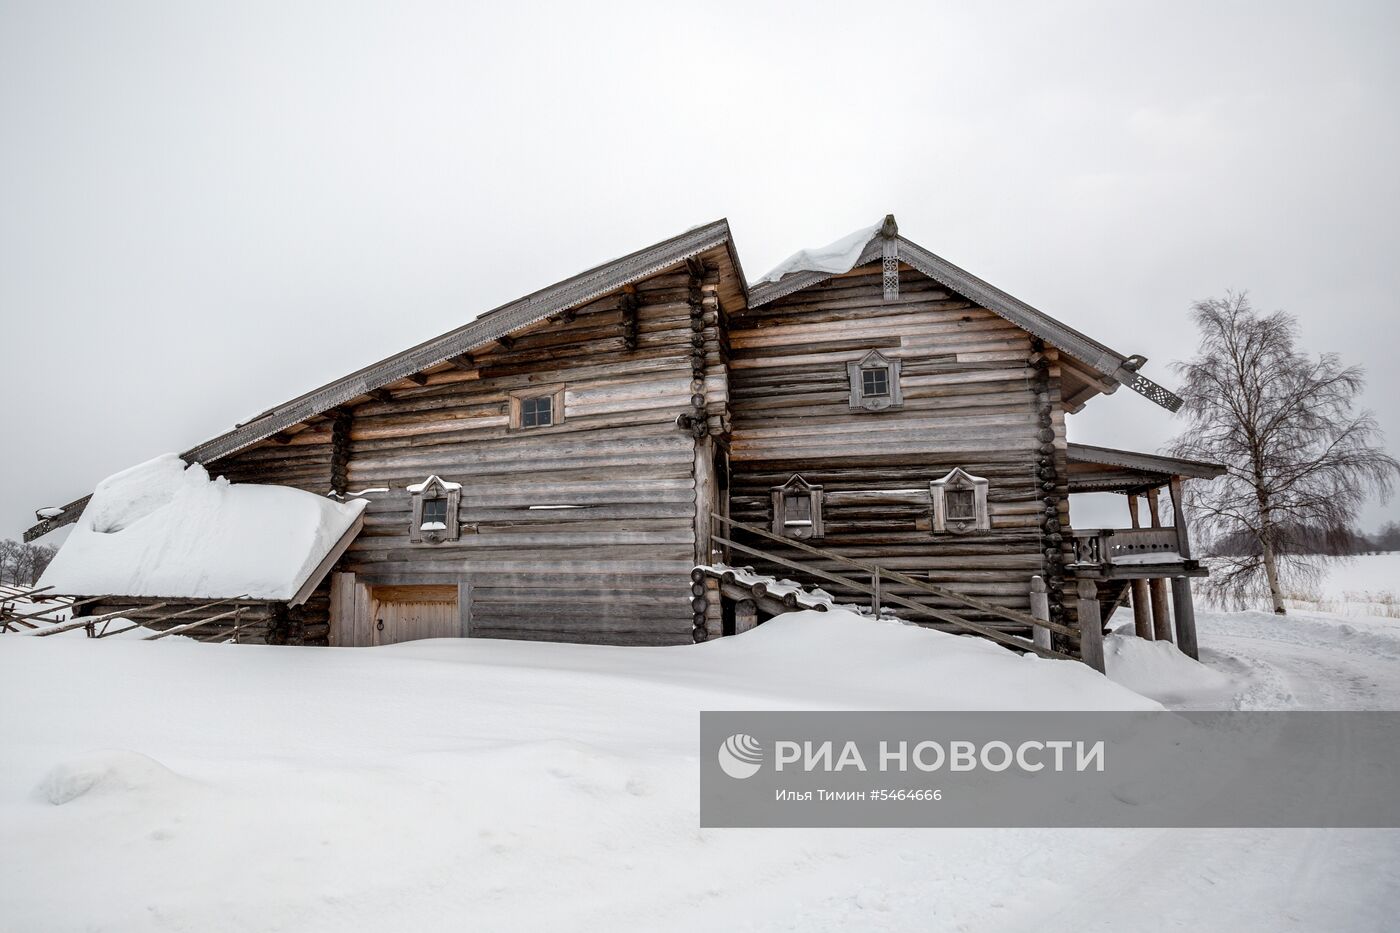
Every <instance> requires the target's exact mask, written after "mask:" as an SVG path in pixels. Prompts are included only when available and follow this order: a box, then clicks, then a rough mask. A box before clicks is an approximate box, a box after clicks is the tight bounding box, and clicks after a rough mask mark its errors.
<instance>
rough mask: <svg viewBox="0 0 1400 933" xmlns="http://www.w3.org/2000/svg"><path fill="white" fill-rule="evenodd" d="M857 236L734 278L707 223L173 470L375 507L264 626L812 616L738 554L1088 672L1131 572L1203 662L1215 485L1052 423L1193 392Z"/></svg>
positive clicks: (334, 631)
mask: <svg viewBox="0 0 1400 933" xmlns="http://www.w3.org/2000/svg"><path fill="white" fill-rule="evenodd" d="M856 248H857V249H858V255H855V254H854V253H853V256H852V262H850V263H849V268H847V269H845V270H843V271H828V270H826V269H821V268H796V269H794V270H793V271H790V272H789V273H788V274H786V275H783V276H781V277H779V278H777V280H776V281H767V280H764V281H762V282H761V283H758V284H753V285H750V284H749V283H748V282H747V281H746V279H745V277H744V274H743V271H742V268H741V266H740V263H739V258H738V255H737V253H736V250H735V247H734V243H733V240H732V238H731V236H730V231H729V225H728V223H727V222H726V221H724V220H720V221H716V222H714V223H711V224H707V225H705V226H702V227H698V228H695V229H692V230H690V231H687V232H686V233H683V234H681V235H679V236H676V237H673V238H671V239H668V240H666V241H664V242H661V243H658V244H656V245H654V246H651V247H649V248H647V249H644V250H641V251H639V252H636V253H633V254H631V255H628V256H625V257H623V258H621V259H617V260H615V261H613V262H610V263H607V264H605V265H602V266H599V267H597V268H595V269H591V270H589V271H587V272H584V273H582V274H580V275H577V276H574V277H573V278H570V279H568V280H565V281H563V282H560V283H559V284H557V285H554V286H551V287H549V288H546V289H543V290H541V291H538V292H535V293H533V294H531V295H527V296H525V297H524V298H521V299H519V300H517V301H514V302H511V303H509V304H507V305H505V306H503V307H501V308H498V309H496V310H494V311H491V312H489V313H486V314H482V315H481V316H479V317H477V318H476V319H475V320H473V321H471V322H470V323H468V324H466V325H464V326H462V327H460V328H458V329H456V330H454V331H452V332H450V333H448V334H444V335H443V336H441V337H438V338H436V339H434V340H430V341H428V342H426V343H423V344H421V345H419V346H417V347H413V348H411V349H409V350H406V351H404V352H402V353H398V354H396V355H394V356H391V357H389V358H387V359H385V360H382V361H381V362H379V363H376V364H374V365H372V366H368V367H366V368H364V369H362V370H359V371H357V372H354V373H351V374H349V375H348V376H345V377H344V378H342V379H338V380H336V381H335V382H333V383H330V384H329V385H326V386H323V387H321V388H319V389H316V390H315V391H313V392H310V393H308V394H306V395H304V396H301V397H300V398H296V399H293V400H291V401H289V402H287V403H285V404H283V405H280V406H278V407H276V408H274V409H271V410H269V411H267V412H264V413H263V414H261V415H259V416H257V417H256V418H254V419H253V420H251V421H250V422H248V423H246V424H242V425H239V426H237V427H235V428H234V429H233V430H231V431H229V432H227V433H225V434H223V435H220V436H219V437H216V438H213V439H211V440H208V441H206V442H204V443H202V444H200V445H198V446H196V447H194V448H191V449H190V450H189V451H187V452H185V453H184V454H183V455H182V457H183V458H184V459H185V460H186V461H187V462H199V463H201V464H203V465H204V466H205V467H207V469H208V470H209V472H210V474H211V475H223V476H225V477H227V478H228V479H229V480H231V481H232V482H235V483H260V484H276V485H290V486H296V487H299V488H301V489H304V490H306V491H308V492H312V493H315V494H317V495H325V494H331V495H335V496H339V497H344V496H347V495H356V494H361V495H362V496H363V498H365V499H366V500H367V501H368V505H367V507H366V509H365V511H364V513H363V523H362V527H361V528H359V529H357V531H356V533H355V535H354V537H353V540H351V541H349V542H347V544H346V546H345V547H344V548H343V550H342V551H340V552H338V553H337V556H336V560H335V562H334V564H333V566H328V567H326V568H324V570H325V573H324V576H323V577H322V578H320V579H318V580H316V581H314V584H315V585H314V589H313V590H312V591H310V593H309V595H308V596H306V598H304V599H303V600H302V601H301V602H300V603H299V604H298V605H296V606H295V607H289V606H285V605H283V606H266V607H261V608H259V609H257V612H259V613H262V614H263V616H265V617H266V619H267V624H266V626H265V627H264V628H263V629H262V630H260V631H262V632H263V633H264V634H265V636H266V638H267V639H268V640H271V641H284V642H285V641H292V642H297V643H313V644H330V645H347V646H352V645H353V646H359V645H378V644H387V643H392V642H397V641H403V640H408V639H413V638H421V637H441V636H462V637H465V636H470V637H488V638H521V639H536V640H548V641H572V642H592V643H603V644H625V645H675V644H685V643H691V642H694V641H704V640H707V639H711V638H716V637H720V636H722V635H725V634H729V633H733V632H735V631H742V630H744V629H745V628H747V627H749V626H751V625H752V624H755V623H756V622H758V621H761V620H762V619H764V618H767V617H770V616H771V615H773V614H775V613H776V612H779V611H784V610H785V609H789V608H793V607H797V606H799V605H806V604H807V603H803V602H801V601H799V600H797V599H796V598H795V597H794V596H793V594H792V593H788V594H787V597H789V598H787V599H786V601H784V599H782V598H776V599H775V598H769V597H768V596H767V595H765V593H762V592H755V590H756V589H762V585H761V584H753V583H749V584H740V583H738V582H736V575H735V574H734V573H733V572H732V571H731V572H726V564H725V562H726V561H727V562H729V563H730V564H749V565H752V566H753V567H754V568H755V570H756V571H757V572H760V573H772V574H773V575H774V576H783V577H789V578H791V579H793V580H795V581H796V582H798V583H799V584H803V585H806V586H808V587H809V588H814V587H816V586H821V587H823V588H824V589H825V590H827V591H828V592H830V593H831V594H833V595H834V596H835V597H836V598H838V599H841V600H843V601H844V600H849V601H851V602H859V603H862V604H873V606H874V609H875V611H877V612H878V611H882V610H887V611H894V612H896V613H898V614H900V615H902V616H904V617H906V618H908V619H910V620H913V621H917V622H919V623H921V624H927V625H931V626H935V627H940V628H947V629H950V630H953V631H962V632H975V633H978V634H985V635H987V636H988V637H993V638H996V639H997V640H1000V641H1003V642H1005V643H1007V644H1009V645H1011V646H1012V647H1017V648H1020V649H1022V650H1034V651H1037V652H1039V653H1043V654H1047V655H1052V656H1081V657H1083V658H1084V659H1085V660H1088V661H1089V662H1090V663H1095V664H1096V665H1097V666H1099V667H1102V661H1101V658H1100V657H1098V656H1096V651H1097V650H1098V649H1096V648H1095V645H1097V644H1098V642H1099V632H1100V631H1101V624H1102V622H1103V621H1105V613H1108V612H1111V611H1112V609H1113V607H1114V606H1116V605H1118V602H1119V601H1121V599H1122V594H1123V592H1124V590H1125V589H1127V590H1128V591H1130V592H1132V594H1133V595H1134V598H1135V608H1137V607H1138V605H1139V604H1140V608H1137V611H1138V612H1139V613H1140V615H1141V616H1142V617H1143V618H1148V619H1149V623H1150V620H1151V613H1152V612H1157V613H1165V612H1166V611H1167V607H1166V602H1165V595H1163V596H1162V597H1161V605H1160V607H1155V604H1151V605H1153V606H1154V607H1155V608H1151V609H1150V608H1149V605H1150V601H1151V600H1152V594H1153V593H1155V592H1156V591H1155V590H1154V589H1153V588H1152V586H1151V585H1148V586H1147V587H1146V588H1145V595H1142V596H1141V599H1140V600H1138V598H1137V597H1138V593H1137V590H1136V589H1133V587H1135V586H1136V583H1135V581H1144V582H1148V581H1165V580H1171V581H1172V586H1173V594H1174V597H1175V599H1176V609H1177V612H1176V618H1177V626H1178V628H1177V632H1178V635H1179V640H1180V643H1181V645H1182V647H1183V649H1185V650H1188V651H1190V652H1191V653H1194V651H1195V638H1194V630H1193V628H1192V625H1191V620H1192V618H1193V616H1192V614H1191V609H1190V605H1191V594H1190V579H1191V577H1193V576H1198V575H1203V574H1204V572H1205V571H1204V570H1203V569H1202V568H1201V567H1200V566H1199V565H1198V564H1197V563H1195V562H1194V561H1193V560H1192V559H1191V554H1190V546H1189V542H1188V541H1187V538H1186V533H1185V524H1184V521H1183V520H1182V516H1181V510H1180V504H1179V503H1180V495H1179V489H1180V483H1181V481H1182V480H1184V479H1187V478H1191V479H1204V480H1209V479H1210V478H1211V477H1212V476H1213V475H1215V473H1216V472H1218V469H1219V468H1217V467H1214V466H1213V465H1210V464H1198V463H1193V462H1189V461H1181V460H1173V459H1170V458H1162V457H1156V456H1153V455H1148V454H1140V453H1134V452H1127V451H1111V450H1105V449H1101V448H1090V447H1082V446H1079V445H1072V444H1069V443H1068V442H1067V440H1066V432H1065V423H1066V416H1068V415H1069V414H1072V413H1074V412H1076V411H1079V410H1080V409H1082V408H1083V407H1084V406H1085V405H1086V404H1087V403H1088V402H1089V401H1090V400H1091V399H1093V398H1095V397H1096V396H1098V395H1101V394H1111V393H1113V392H1114V391H1116V389H1117V388H1119V387H1120V386H1121V385H1127V386H1129V388H1131V389H1133V390H1134V391H1136V392H1138V393H1140V394H1142V395H1144V396H1146V397H1147V398H1148V399H1149V400H1151V401H1152V402H1154V403H1156V404H1159V405H1162V406H1164V407H1167V408H1170V409H1173V410H1174V409H1175V408H1176V407H1177V406H1179V404H1180V402H1179V400H1177V399H1176V398H1175V396H1173V395H1172V394H1171V393H1170V392H1168V391H1167V390H1165V389H1163V388H1162V387H1161V386H1159V385H1157V384H1156V383H1154V382H1152V381H1151V380H1149V379H1148V378H1147V377H1145V376H1144V375H1142V373H1141V372H1140V369H1141V367H1142V364H1143V363H1144V362H1145V360H1144V359H1143V358H1142V357H1140V356H1125V355H1123V354H1120V353H1117V352H1115V351H1113V350H1111V349H1109V348H1108V347H1106V346H1104V345H1103V344H1101V343H1098V342H1097V341H1094V340H1092V339H1091V338H1089V337H1087V336H1085V335H1083V334H1081V333H1079V332H1077V331H1075V330H1073V329H1072V328H1070V327H1068V326H1066V325H1065V324H1062V323H1061V322H1059V321H1057V320H1055V319H1054V318H1051V317H1050V316H1049V315H1046V314H1044V313H1042V312H1040V311H1037V310H1036V309H1034V308H1032V307H1030V306H1029V305H1027V304H1025V303H1024V302H1021V301H1019V300H1018V299H1016V298H1013V297H1012V296H1010V295H1007V294H1006V293H1004V292H1002V291H1000V290H999V289H996V288H995V287H993V286H991V285H989V284H988V283H986V282H984V281H982V280H981V279H978V278H977V277H975V276H973V275H971V274H970V273H968V272H965V271H964V270H962V269H959V268H958V267H956V266H954V265H952V264H951V263H949V262H947V261H946V260H944V259H942V258H940V257H938V256H936V255H934V254H933V253H930V252H928V251H927V250H925V249H923V248H922V247H920V246H918V245H917V244H915V243H914V242H912V241H910V240H908V239H906V238H905V237H904V236H902V235H901V234H900V233H899V231H898V228H897V226H896V225H895V223H894V218H893V217H892V216H891V217H889V218H887V219H886V221H885V223H884V224H882V225H881V226H880V227H879V228H878V229H877V228H872V230H871V232H870V236H869V238H868V241H865V242H858V243H857V244H856ZM1164 486H1165V487H1166V488H1168V489H1170V490H1171V491H1172V493H1173V501H1174V502H1175V503H1177V505H1176V512H1175V514H1176V520H1175V522H1174V524H1173V525H1172V526H1171V527H1169V528H1167V529H1162V528H1160V527H1159V526H1160V522H1159V521H1158V520H1157V510H1156V509H1155V508H1154V509H1153V511H1152V527H1149V528H1146V529H1144V528H1139V520H1138V518H1136V517H1135V518H1134V519H1133V527H1132V529H1125V530H1121V531H1112V532H1110V531H1106V530H1101V529H1098V530H1094V531H1092V532H1084V531H1077V530H1075V529H1073V527H1072V523H1071V515H1070V509H1069V494H1070V493H1071V492H1077V491H1104V490H1111V491H1118V492H1123V493H1126V494H1128V495H1129V496H1130V499H1129V501H1130V502H1133V503H1136V497H1138V496H1142V495H1149V496H1152V497H1153V502H1154V504H1155V496H1156V491H1157V490H1158V489H1159V488H1162V487H1164ZM364 490H368V491H367V492H363V493H361V491H364ZM85 502H86V499H80V500H77V501H75V502H73V503H71V504H69V505H68V506H66V507H65V508H64V509H63V510H62V512H61V513H60V514H58V515H56V516H54V517H51V518H49V519H46V520H44V521H41V522H40V523H39V524H38V525H36V526H35V527H34V528H32V529H30V531H29V532H28V533H27V534H26V539H28V540H32V539H33V538H35V537H37V536H39V535H41V534H44V533H46V532H48V531H51V530H53V529H54V528H56V527H59V526H61V525H63V524H66V523H68V522H70V521H73V520H74V519H75V518H77V516H78V515H79V514H80V513H81V512H82V509H83V507H84V504H85ZM1134 509H1136V505H1134ZM1136 514H1137V513H1136V511H1134V515H1135V516H1136ZM1168 545H1170V547H1169V546H1168ZM1143 553H1150V554H1152V555H1155V557H1154V558H1152V559H1148V560H1142V559H1134V558H1141V556H1142V554H1143ZM745 579H748V578H747V577H746V578H745ZM1082 581H1088V585H1087V588H1085V589H1081V586H1083V585H1084V584H1083V583H1082ZM1086 594H1087V595H1086ZM67 595H81V596H89V597H90V596H94V595H102V596H106V597H109V599H108V600H107V602H104V601H102V600H96V601H92V602H90V603H89V604H88V605H89V611H91V612H93V613H103V612H110V611H111V610H110V609H109V608H108V603H110V604H111V605H117V606H121V605H126V604H127V603H128V602H129V601H130V597H131V594H67ZM143 595H147V596H149V595H153V594H143ZM154 595H159V594H154ZM227 595H228V596H229V597H230V598H233V597H236V596H238V595H239V594H227ZM124 600H125V601H126V602H124ZM1091 620H1092V621H1091ZM1183 625H1185V626H1186V629H1187V630H1189V631H1187V630H1183V628H1182V626H1183ZM1086 626H1088V627H1092V628H1093V629H1094V630H1095V631H1093V632H1087V631H1086V630H1085V627H1086ZM1139 631H1140V632H1145V633H1147V634H1153V635H1158V636H1168V635H1170V634H1171V633H1170V631H1169V630H1168V628H1166V627H1164V626H1158V627H1157V628H1155V629H1153V628H1152V626H1151V624H1149V625H1148V626H1147V628H1146V629H1144V628H1142V627H1141V626H1140V627H1139Z"/></svg>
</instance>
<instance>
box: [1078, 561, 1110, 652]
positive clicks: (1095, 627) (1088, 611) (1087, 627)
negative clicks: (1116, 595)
mask: <svg viewBox="0 0 1400 933" xmlns="http://www.w3.org/2000/svg"><path fill="white" fill-rule="evenodd" d="M1078 593H1079V657H1080V659H1081V660H1083V662H1084V663H1085V664H1087V665H1089V666H1090V667H1092V668H1093V669H1094V670H1096V671H1098V672H1099V673H1100V674H1102V673H1104V661H1103V620H1102V619H1101V618H1100V617H1099V588H1098V586H1097V585H1096V584H1095V583H1094V581H1093V580H1080V581H1079V587H1078Z"/></svg>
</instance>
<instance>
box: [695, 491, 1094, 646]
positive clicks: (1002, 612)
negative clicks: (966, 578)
mask: <svg viewBox="0 0 1400 933" xmlns="http://www.w3.org/2000/svg"><path fill="white" fill-rule="evenodd" d="M712 518H713V531H712V533H711V542H712V544H713V545H716V546H718V547H720V548H723V549H724V551H725V553H726V554H728V553H729V552H738V553H739V554H743V555H747V556H749V557H753V558H756V559H757V560H759V561H762V562H765V563H768V564H773V565H777V566H779V567H782V568H784V569H785V570H787V571H790V572H792V573H793V574H795V576H794V579H795V580H796V581H797V582H799V583H803V584H806V585H808V586H811V585H813V584H811V583H809V582H808V581H807V580H804V579H803V578H804V577H805V578H816V581H818V582H816V584H815V585H818V586H820V585H825V584H835V585H836V587H838V588H839V589H840V590H841V591H842V592H855V593H858V594H862V595H864V596H866V597H868V598H869V599H870V605H871V609H872V611H873V612H874V613H875V614H876V615H879V614H880V612H881V611H882V610H883V609H885V608H889V609H894V610H896V611H898V612H899V614H900V615H901V616H905V617H908V618H909V619H910V621H913V622H916V623H918V624H920V625H926V626H928V627H932V628H939V629H942V630H945V631H951V632H955V633H958V634H968V635H977V636H980V637H982V638H986V639H989V640H991V641H994V642H996V643H997V644H1000V645H1002V646H1004V647H1007V648H1011V649H1013V650H1015V651H1022V652H1029V653H1031V654H1036V655H1039V656H1040V657H1043V658H1055V659H1061V660H1073V659H1074V653H1073V649H1072V647H1068V646H1072V645H1074V644H1077V643H1078V640H1079V632H1078V631H1077V630H1075V629H1073V628H1071V627H1069V626H1067V625H1062V624H1060V623H1057V622H1052V621H1050V620H1049V619H1041V618H1038V617H1036V616H1034V615H1031V614H1029V613H1025V612H1020V611H1018V610H1015V609H1008V608H1005V607H1003V606H997V605H994V604H992V603H989V602H987V601H985V600H982V599H978V598H976V597H975V596H968V595H965V594H963V593H958V592H955V591H954V590H950V589H947V588H946V587H942V586H937V585H935V584H932V583H929V582H928V581H926V580H918V579H915V578H914V577H911V576H909V575H908V574H905V573H901V572H899V571H896V570H891V569H889V568H887V567H882V566H880V565H878V564H872V563H869V562H866V561H860V560H853V559H852V558H849V557H846V556H844V555H842V554H838V553H837V552H835V551H832V550H829V549H827V548H819V547H814V546H812V545H810V544H807V543H805V542H802V541H796V540H793V539H792V538H784V537H781V536H779V535H775V534H773V533H772V532H770V531H768V530H767V529H764V528H759V527H757V526H755V525H748V524H745V523H743V522H738V521H735V520H734V519H732V518H727V517H725V516H721V515H714V516H712ZM736 533H741V534H742V535H743V536H744V537H745V538H747V539H748V540H747V542H745V541H737V540H735V537H736ZM757 542H762V543H763V544H764V546H763V547H759V546H758V544H757ZM774 546H781V547H783V548H786V549H788V550H789V551H796V552H798V553H797V554H796V555H791V556H787V555H783V554H778V553H775V552H774ZM801 558H806V560H802V559H801ZM830 568H835V569H830ZM950 604H951V605H952V606H955V607H957V608H956V609H950V608H949V606H950ZM967 610H972V611H973V612H975V613H976V614H977V615H978V616H979V617H981V618H980V619H979V620H978V621H974V620H972V619H969V618H967ZM988 618H990V619H992V620H995V621H993V622H987V621H982V620H983V619H988ZM998 626H1006V627H1010V628H1014V629H1018V630H1021V631H1030V632H1033V633H1036V632H1039V633H1041V634H1040V635H1039V636H1037V637H1035V638H1034V640H1032V639H1028V638H1025V637H1023V636H1021V635H1019V634H1014V633H1013V632H1010V631H1004V630H1003V629H1002V628H1001V627H998ZM1046 635H1050V636H1055V635H1058V636H1060V639H1059V642H1060V645H1061V647H1060V648H1055V647H1049V646H1050V645H1054V644H1055V640H1054V639H1053V638H1051V637H1046ZM1067 647H1068V650H1065V649H1066V648H1067Z"/></svg>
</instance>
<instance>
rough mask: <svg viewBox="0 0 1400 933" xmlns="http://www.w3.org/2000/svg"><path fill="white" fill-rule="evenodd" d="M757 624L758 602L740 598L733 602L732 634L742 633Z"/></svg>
mask: <svg viewBox="0 0 1400 933" xmlns="http://www.w3.org/2000/svg"><path fill="white" fill-rule="evenodd" d="M756 625H758V603H756V602H754V601H753V600H752V599H741V600H739V601H738V602H737V603H735V604H734V634H735V635H742V634H744V633H745V632H747V631H749V630H750V629H752V628H754V627H755V626H756Z"/></svg>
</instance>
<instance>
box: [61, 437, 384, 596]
mask: <svg viewBox="0 0 1400 933" xmlns="http://www.w3.org/2000/svg"><path fill="white" fill-rule="evenodd" d="M364 509H365V501H364V500H363V499H358V500H353V501H350V502H337V501H335V500H333V499H327V498H324V497H322V496H317V495H314V494H312V493H309V492H305V491H303V490H300V489H294V488H292V487H290V486H261V485H257V484H253V483H239V484H233V483H230V482H228V481H227V480H224V479H217V480H211V479H210V478H209V474H208V472H206V471H205V469H204V467H202V466H201V465H199V464H197V463H195V464H191V465H190V466H189V467H188V468H187V467H186V466H185V463H184V461H182V460H181V459H180V458H179V457H177V456H175V455H174V454H165V455H163V456H161V457H157V458H156V459H154V460H150V461H148V462H146V463H143V464H140V465H139V466H135V467H132V468H131V469H129V470H123V471H122V472H120V473H117V474H115V475H113V476H110V477H108V478H107V479H105V480H103V481H102V482H101V483H98V484H97V488H96V489H95V490H93V493H92V496H91V502H89V503H88V506H87V508H86V509H85V510H84V511H83V514H82V517H81V518H80V519H79V520H78V524H77V527H76V528H74V529H73V533H72V534H71V535H70V536H69V538H68V540H67V541H66V542H64V545H63V547H62V548H60V549H59V551H58V554H57V555H56V556H55V557H54V559H53V562H52V563H51V564H49V566H48V568H47V569H46V570H45V571H44V574H43V578H42V579H41V580H40V584H41V585H43V586H51V587H52V588H53V591H54V592H55V593H58V594H62V595H65V596H149V597H161V598H182V599H183V598H207V599H235V598H243V597H246V598H249V599H266V600H276V601H279V602H281V601H285V602H290V603H292V604H294V605H295V604H298V603H301V602H303V601H305V599H306V598H307V596H309V595H310V593H311V591H312V590H313V589H314V588H315V586H316V584H317V583H319V582H320V581H321V579H322V578H323V577H324V576H325V575H326V573H327V572H328V571H329V570H330V567H331V565H332V564H333V563H334V562H335V559H336V558H337V557H339V556H340V554H341V553H343V552H344V550H345V548H346V547H347V546H348V545H349V544H350V541H351V540H352V539H353V538H354V537H355V535H356V534H357V533H358V532H359V530H360V527H361V524H362V518H361V513H362V512H363V511H364Z"/></svg>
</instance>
